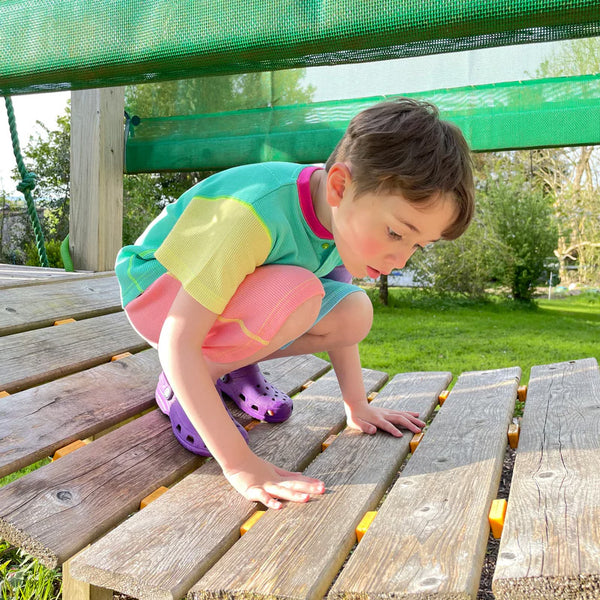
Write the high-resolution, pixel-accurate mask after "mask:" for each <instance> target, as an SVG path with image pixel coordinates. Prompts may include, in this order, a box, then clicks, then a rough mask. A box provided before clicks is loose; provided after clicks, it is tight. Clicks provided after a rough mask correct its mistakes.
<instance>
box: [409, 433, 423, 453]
mask: <svg viewBox="0 0 600 600" xmlns="http://www.w3.org/2000/svg"><path fill="white" fill-rule="evenodd" d="M422 439H423V432H422V431H421V433H415V434H414V435H413V437H412V440H410V451H411V452H414V451H415V450H416V449H417V446H418V445H419V444H420V443H421V440H422Z"/></svg>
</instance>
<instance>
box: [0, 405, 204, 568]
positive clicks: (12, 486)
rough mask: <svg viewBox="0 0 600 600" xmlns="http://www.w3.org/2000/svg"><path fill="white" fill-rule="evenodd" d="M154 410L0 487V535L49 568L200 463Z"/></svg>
mask: <svg viewBox="0 0 600 600" xmlns="http://www.w3.org/2000/svg"><path fill="white" fill-rule="evenodd" d="M201 462H202V459H201V458H200V457H197V456H195V455H193V454H191V453H190V452H188V451H187V450H185V449H184V448H183V446H180V445H179V443H178V442H177V440H176V439H175V436H174V435H173V433H172V431H171V424H170V421H169V419H168V418H167V417H165V416H164V415H162V414H161V413H160V412H159V411H153V412H152V413H149V414H147V415H145V416H143V417H140V418H139V419H137V420H135V421H133V422H131V423H128V424H127V425H124V426H123V427H121V428H120V429H119V430H117V431H113V432H112V433H110V434H108V435H106V436H104V437H102V438H100V439H98V440H96V441H94V442H92V443H91V444H88V445H87V446H85V447H83V448H80V449H79V450H76V451H75V452H73V453H71V454H68V455H67V456H64V457H63V458H61V459H60V460H58V461H56V462H53V463H50V464H48V465H45V466H44V467H42V468H41V469H38V470H37V471H34V472H32V473H29V474H27V475H26V476H24V477H21V478H20V479H17V480H16V481H13V482H12V483H9V484H8V485H6V486H4V487H3V488H1V489H0V537H3V538H4V539H6V540H8V541H9V542H11V543H13V544H14V545H16V546H19V547H21V548H23V549H24V550H26V551H27V552H28V553H30V554H31V555H33V556H35V557H36V558H39V559H40V561H41V562H42V563H43V564H45V565H47V566H49V567H55V566H56V565H58V564H61V563H63V562H64V561H65V560H67V559H68V558H70V557H71V556H73V554H75V552H77V551H78V550H80V549H81V548H83V547H84V546H86V545H87V544H90V543H91V542H93V541H94V540H95V539H97V538H98V537H100V536H101V535H103V534H104V533H105V532H106V531H108V530H109V529H110V528H112V527H114V526H115V525H117V524H118V523H119V522H120V521H122V520H123V519H124V518H125V517H126V516H127V515H128V514H130V513H132V512H135V511H136V510H137V509H138V507H139V503H140V501H141V500H142V498H144V497H145V496H147V495H148V494H150V493H152V492H153V491H154V490H155V489H156V488H158V487H160V486H161V485H166V486H168V485H170V484H172V483H173V482H174V481H176V480H177V479H179V478H180V477H182V476H183V475H184V474H185V473H188V472H190V471H191V470H192V469H194V468H196V467H197V466H198V465H199V464H201Z"/></svg>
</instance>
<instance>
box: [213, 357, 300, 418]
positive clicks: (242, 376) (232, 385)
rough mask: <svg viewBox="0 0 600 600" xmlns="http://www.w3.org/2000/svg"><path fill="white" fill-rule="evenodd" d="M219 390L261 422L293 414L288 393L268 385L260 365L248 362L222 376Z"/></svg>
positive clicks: (219, 380) (218, 382) (218, 381)
mask: <svg viewBox="0 0 600 600" xmlns="http://www.w3.org/2000/svg"><path fill="white" fill-rule="evenodd" d="M217 390H219V392H220V393H221V397H222V398H223V399H224V400H225V399H228V400H232V401H233V402H235V403H236V404H237V405H238V406H239V407H240V408H241V409H242V410H243V411H244V412H245V413H246V414H248V415H250V416H251V417H254V418H255V419H258V420H259V421H267V422H269V423H281V422H282V421H285V420H286V419H288V418H289V417H290V415H291V414H292V409H293V407H294V405H293V402H292V399H291V398H290V397H289V396H288V395H286V394H284V393H282V392H280V391H279V390H277V389H276V388H274V387H273V386H272V385H270V384H269V382H268V381H267V380H266V379H265V378H264V376H263V374H262V373H261V372H260V369H259V368H258V365H248V366H247V367H242V368H241V369H237V370H235V371H232V372H231V373H228V374H227V375H225V376H224V377H221V379H218V380H217Z"/></svg>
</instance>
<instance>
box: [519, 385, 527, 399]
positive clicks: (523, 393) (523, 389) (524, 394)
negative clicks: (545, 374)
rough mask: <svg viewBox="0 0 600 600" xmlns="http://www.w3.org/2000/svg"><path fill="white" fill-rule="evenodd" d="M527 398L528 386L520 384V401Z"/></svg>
mask: <svg viewBox="0 0 600 600" xmlns="http://www.w3.org/2000/svg"><path fill="white" fill-rule="evenodd" d="M526 398H527V386H526V385H520V386H519V387H518V388H517V399H518V400H519V402H525V399H526Z"/></svg>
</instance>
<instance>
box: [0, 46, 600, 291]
mask: <svg viewBox="0 0 600 600" xmlns="http://www.w3.org/2000/svg"><path fill="white" fill-rule="evenodd" d="M593 72H600V42H599V40H598V39H582V40H574V41H572V42H569V43H566V44H563V45H562V46H561V50H560V51H559V52H557V53H556V54H555V55H553V56H551V57H550V58H549V59H548V60H547V61H546V62H545V63H543V64H542V65H541V67H540V69H539V71H538V72H537V73H535V76H537V77H548V76H561V75H578V74H583V73H593ZM313 93H314V89H313V88H312V87H311V86H310V85H307V84H306V82H305V81H304V71H303V70H290V71H281V72H276V73H252V74H245V75H235V76H222V77H208V78H201V79H188V80H182V81H173V82H165V83H160V84H145V85H140V86H135V87H130V88H127V90H126V107H127V112H128V114H129V115H139V116H141V117H152V116H169V115H182V114H200V113H205V112H215V111H224V110H235V109H244V108H251V107H262V106H270V105H276V104H293V103H297V102H309V101H310V100H311V98H312V95H313ZM40 126H41V128H42V133H40V134H39V135H37V136H36V137H35V138H33V139H32V140H31V141H30V143H29V145H28V146H27V148H26V150H25V155H26V162H27V163H28V168H29V169H30V170H32V171H34V172H35V173H36V174H37V175H38V182H39V185H38V187H37V188H36V190H35V191H34V195H35V197H36V201H37V203H38V206H39V207H40V209H42V210H43V212H44V218H43V227H44V230H45V234H46V239H47V240H48V253H49V255H50V260H51V265H52V266H60V253H59V246H60V242H61V241H62V240H63V239H64V237H65V235H66V234H67V231H68V205H69V151H70V149H69V136H70V112H69V107H67V108H66V111H65V114H64V115H63V116H61V117H60V118H59V119H58V120H57V123H56V126H55V128H53V129H50V128H47V127H44V126H43V125H40ZM598 162H599V159H598V152H597V150H596V149H595V148H594V147H580V148H553V149H543V150H527V151H515V152H499V153H491V154H480V155H476V156H475V167H476V168H475V171H476V179H477V212H476V215H475V219H474V222H473V225H472V226H471V228H470V229H469V230H468V231H467V233H466V234H465V235H464V236H462V237H461V238H460V239H459V240H456V241H454V242H450V243H443V242H442V243H439V244H437V245H436V246H435V247H434V248H433V249H432V250H429V251H427V252H425V253H423V254H421V255H419V256H415V257H414V258H413V259H412V260H411V262H410V263H409V268H411V269H413V270H414V271H415V274H416V278H417V280H418V281H420V282H422V283H423V284H425V285H427V286H428V288H429V289H431V290H434V291H436V292H443V293H446V292H456V293H459V294H462V295H465V296H469V297H482V296H484V295H485V294H487V293H489V292H490V290H493V291H496V292H497V291H501V292H502V293H505V294H506V295H508V296H510V297H512V298H514V299H518V300H525V301H527V300H529V299H531V297H532V295H533V293H534V291H535V288H536V286H537V285H539V284H544V283H547V282H548V278H549V275H550V273H551V272H552V274H553V281H554V283H555V284H556V282H557V280H558V278H559V277H560V281H561V282H562V284H563V285H569V284H578V285H582V286H600V269H599V268H598V266H599V264H600V193H599V191H600V190H599V189H598V183H599V182H598V172H599V164H598ZM208 174H209V173H206V172H202V171H198V172H187V173H149V174H140V175H127V176H125V181H124V207H123V210H124V220H123V241H124V243H125V244H128V243H131V242H133V241H134V240H135V239H136V238H137V236H138V235H139V234H140V233H141V232H142V231H143V229H144V228H145V226H146V225H147V224H148V223H149V222H150V221H151V220H152V219H153V218H154V217H155V216H156V215H157V214H158V213H159V212H160V210H162V208H163V207H164V206H165V205H166V204H167V203H168V202H170V201H173V200H174V199H176V198H177V197H178V196H179V195H180V194H181V193H182V192H183V191H184V190H186V189H188V188H189V187H190V186H192V185H194V184H195V183H196V182H197V181H199V180H200V179H202V178H203V177H205V176H207V175H208ZM0 201H2V206H3V209H2V217H1V219H2V220H5V219H6V218H7V215H11V218H12V217H14V215H15V212H18V211H16V210H15V208H14V207H11V206H10V203H9V202H8V203H7V199H6V198H5V197H4V198H3V197H2V196H1V195H0ZM21 221H22V222H21V224H20V225H19V226H16V221H11V223H12V224H11V227H10V232H11V233H10V236H7V235H6V234H5V232H6V230H7V228H6V227H2V221H1V220H0V261H4V262H29V263H30V264H33V263H35V262H36V252H35V248H34V246H33V243H32V241H31V232H30V229H29V224H28V220H27V218H26V217H23V218H22V219H21ZM8 237H10V238H11V239H10V244H9V243H7V238H8Z"/></svg>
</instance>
